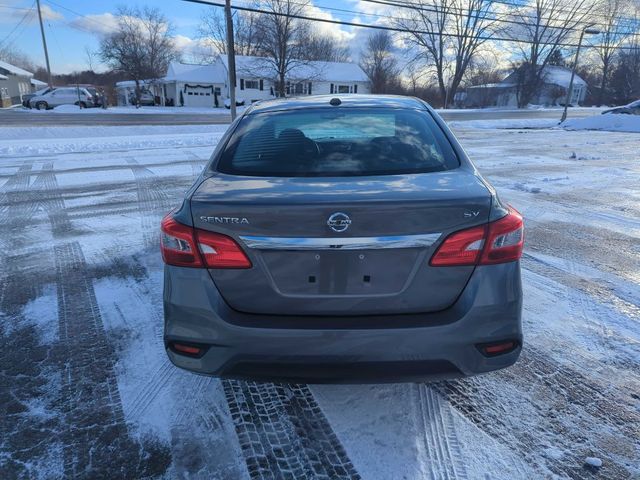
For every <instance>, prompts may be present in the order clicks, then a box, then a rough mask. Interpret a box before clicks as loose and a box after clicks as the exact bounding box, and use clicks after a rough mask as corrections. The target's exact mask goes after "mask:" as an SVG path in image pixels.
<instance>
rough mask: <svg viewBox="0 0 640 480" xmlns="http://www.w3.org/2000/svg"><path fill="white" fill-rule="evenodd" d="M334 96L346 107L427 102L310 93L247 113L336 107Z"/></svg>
mask: <svg viewBox="0 0 640 480" xmlns="http://www.w3.org/2000/svg"><path fill="white" fill-rule="evenodd" d="M334 98H337V99H339V100H340V104H339V106H340V107H342V108H344V107H383V108H411V109H426V108H427V106H426V104H425V103H424V102H423V101H422V100H420V99H418V98H415V97H404V96H401V95H364V94H351V95H340V94H333V95H308V96H304V97H288V98H278V99H275V100H263V101H259V102H255V103H253V104H251V106H250V107H249V108H248V109H247V110H246V112H245V114H247V115H248V114H252V113H261V112H275V111H281V110H297V109H307V108H321V107H327V108H336V106H333V105H332V104H331V103H329V102H330V101H331V100H333V99H334Z"/></svg>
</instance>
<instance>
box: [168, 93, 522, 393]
mask: <svg viewBox="0 0 640 480" xmlns="http://www.w3.org/2000/svg"><path fill="white" fill-rule="evenodd" d="M161 229H162V236H161V251H162V256H163V259H164V262H165V275H164V317H165V323H164V327H165V330H164V341H165V346H166V351H167V354H168V356H169V358H170V359H171V361H172V362H173V363H174V364H175V365H177V366H179V367H182V368H185V369H187V370H191V371H193V372H197V373H200V374H208V375H216V376H222V377H236V378H258V379H270V380H273V379H276V380H280V381H288V382H302V383H313V382H350V381H372V382H378V381H382V380H390V381H400V380H415V379H420V380H424V379H436V378H448V377H458V376H464V375H473V374H478V373H483V372H488V371H491V370H496V369H500V368H504V367H507V366H509V365H512V364H513V363H514V362H515V361H516V360H517V358H518V356H519V355H520V351H521V347H522V340H523V338H522V328H521V309H522V290H521V281H520V256H521V254H522V248H523V241H524V233H523V220H522V216H521V215H520V214H519V213H518V212H517V211H516V210H514V209H513V208H512V207H510V206H508V205H505V204H504V203H503V202H502V201H501V200H500V199H499V198H498V196H497V194H496V191H495V189H494V188H493V187H492V186H491V185H490V184H489V183H488V181H487V180H486V179H484V178H483V177H482V176H481V175H480V173H479V172H478V171H477V170H476V168H475V166H474V165H473V164H472V163H471V160H469V158H468V157H467V155H466V154H465V152H464V150H463V149H462V147H461V146H460V145H459V143H458V142H457V140H456V138H455V137H454V135H453V134H452V133H451V131H450V130H449V128H448V127H447V126H446V125H445V123H444V121H443V120H442V119H441V118H440V117H439V116H438V114H437V113H436V112H435V111H434V110H433V109H432V108H431V107H430V106H428V105H427V104H426V103H425V102H423V101H422V100H419V99H416V98H408V97H396V96H386V95H375V96H374V95H351V96H349V95H347V96H340V97H334V96H326V95H325V96H310V97H304V98H296V99H278V100H273V101H266V102H260V103H257V104H254V105H251V106H249V107H248V108H247V109H246V111H245V112H244V113H243V115H241V116H240V117H239V118H238V120H237V121H236V122H234V123H233V124H232V126H231V127H230V128H229V130H228V131H227V133H225V135H224V136H223V138H222V140H221V141H220V143H219V145H218V147H217V149H216V150H215V152H214V154H213V155H212V157H211V159H210V161H209V163H208V165H207V166H206V167H205V169H204V171H203V174H202V175H201V176H200V178H199V179H198V180H197V181H196V183H195V184H194V185H193V186H192V188H191V189H190V190H189V192H188V193H187V195H186V197H185V199H184V201H183V203H182V205H181V206H180V207H179V208H178V209H176V210H175V211H173V212H171V213H169V214H168V215H167V216H166V217H165V218H164V219H163V220H162V225H161Z"/></svg>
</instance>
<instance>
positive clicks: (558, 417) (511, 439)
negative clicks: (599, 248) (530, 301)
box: [434, 345, 640, 479]
mask: <svg viewBox="0 0 640 480" xmlns="http://www.w3.org/2000/svg"><path fill="white" fill-rule="evenodd" d="M496 382H497V385H496ZM434 388H435V390H436V391H438V392H440V393H441V394H442V395H443V396H444V397H445V398H446V399H447V400H448V401H449V402H450V403H451V405H453V407H454V408H456V409H457V410H458V411H459V412H460V413H461V414H462V415H464V416H465V417H467V418H468V419H469V420H470V421H471V422H473V423H475V424H476V425H478V426H479V427H480V428H481V429H482V430H484V431H485V432H486V433H488V434H489V435H491V436H493V437H495V438H496V439H498V440H499V441H501V442H503V443H505V444H506V445H507V446H508V447H509V448H514V449H516V450H517V451H519V453H520V454H521V455H522V457H523V458H524V459H525V460H526V461H527V462H528V463H530V464H531V465H532V466H536V467H539V466H540V465H539V464H540V462H541V460H542V461H543V462H544V461H545V460H546V459H545V457H541V456H540V451H541V450H542V449H544V448H545V447H548V446H550V445H552V446H554V447H556V448H558V449H561V450H562V452H563V457H562V458H561V459H553V458H552V459H551V460H548V461H547V462H546V467H547V468H548V469H549V470H551V471H552V472H554V474H556V475H560V476H562V477H565V478H575V479H582V478H584V476H585V474H586V473H587V472H586V471H585V470H584V468H582V464H583V460H584V458H585V457H586V456H589V455H591V454H592V453H593V450H594V448H596V447H594V443H597V441H598V435H599V434H601V433H602V431H603V430H604V429H606V430H607V431H608V432H609V433H608V436H609V440H608V443H609V444H610V445H614V444H615V443H612V442H623V444H627V445H628V442H629V441H632V442H635V445H636V446H635V448H640V440H639V439H640V427H639V426H640V412H638V411H637V409H635V408H634V407H633V405H625V404H624V403H623V402H617V403H615V404H614V403H613V402H612V398H617V399H619V398H620V395H619V392H618V393H616V392H611V391H610V389H611V388H612V387H611V386H609V385H600V384H597V383H595V382H594V381H593V380H591V379H590V378H588V377H586V376H585V375H583V374H582V373H581V372H578V371H577V370H576V369H574V368H571V367H569V366H567V365H564V364H563V365H560V364H558V363H556V362H555V361H553V360H552V359H551V358H549V355H548V353H546V352H544V351H540V350H537V349H535V348H533V347H532V346H530V345H526V348H525V349H524V350H523V353H522V355H521V357H520V360H519V361H518V363H516V364H515V365H514V366H512V367H510V368H508V369H506V370H502V371H500V372H496V374H494V375H492V376H491V377H487V379H485V378H483V377H472V378H467V379H463V380H452V381H445V382H440V383H437V384H435V385H434ZM507 388H508V393H507V391H506V389H507ZM496 389H498V390H496ZM540 396H544V397H545V398H546V399H547V400H546V402H543V403H539V402H532V398H535V397H540ZM518 404H522V405H524V406H527V407H528V408H533V409H534V410H533V414H532V417H531V418H527V419H526V422H521V420H522V419H520V420H517V419H518V418H519V417H513V418H512V416H511V415H507V412H509V411H510V409H517V408H518ZM530 413H531V412H530ZM516 420H517V421H516ZM514 421H516V422H515V423H514ZM618 448H622V444H621V445H619V446H618ZM626 448H627V449H628V448H629V446H627V447H626ZM636 451H640V450H636ZM598 456H601V457H602V458H603V460H604V461H605V467H603V468H602V469H601V470H600V471H599V478H610V479H618V478H629V477H630V475H631V473H630V471H628V470H627V469H626V468H625V467H624V466H623V463H622V462H620V461H619V460H618V461H614V460H613V459H612V458H609V453H608V452H607V451H604V452H601V454H600V455H598ZM636 457H637V455H636Z"/></svg>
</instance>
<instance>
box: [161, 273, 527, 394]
mask: <svg viewBox="0 0 640 480" xmlns="http://www.w3.org/2000/svg"><path fill="white" fill-rule="evenodd" d="M521 310H522V289H521V282H520V265H519V263H518V262H514V263H507V264H502V265H491V266H483V267H478V268H476V270H475V271H474V273H473V275H472V277H471V279H470V280H469V283H468V285H467V287H466V288H465V290H464V291H463V293H462V294H461V296H460V297H459V298H458V300H457V301H456V302H455V304H454V305H453V306H451V307H450V308H448V309H447V310H444V311H441V312H436V313H426V314H412V315H395V316H384V317H382V316H381V317H377V316H373V317H344V318H343V319H341V318H338V317H326V318H324V319H323V318H322V317H280V318H275V317H273V316H269V315H247V314H240V313H238V312H236V311H233V310H231V309H230V308H229V307H228V306H227V305H226V303H225V302H224V300H223V299H222V298H221V296H220V294H219V293H218V290H217V289H216V287H215V285H214V283H213V281H212V280H211V278H210V277H209V274H208V272H207V271H206V270H203V269H191V268H182V267H173V266H166V267H165V290H164V311H165V346H169V345H170V344H171V342H185V343H193V344H198V345H201V346H203V347H204V349H205V352H204V354H203V355H202V356H201V357H200V358H193V357H188V356H185V355H182V354H178V353H176V352H174V351H173V350H172V349H171V348H167V354H168V356H169V358H170V359H171V361H172V362H173V363H174V364H175V365H177V366H178V367H181V368H184V369H187V370H190V371H193V372H196V373H200V374H207V375H216V376H222V377H233V378H251V379H264V380H279V381H289V382H306V383H324V382H331V383H340V382H342V383H352V382H353V383H355V382H372V383H375V382H382V381H408V380H435V379H442V378H452V377H460V376H467V375H475V374H479V373H485V372H489V371H492V370H497V369H500V368H505V367H508V366H510V365H512V364H513V363H515V362H516V360H517V359H518V356H519V355H520V350H521V345H522V327H521ZM263 325H264V326H263ZM505 340H514V341H516V342H518V347H517V348H515V349H514V350H513V351H511V352H509V353H505V354H502V355H498V356H493V357H488V356H486V355H484V354H483V353H482V352H481V351H480V349H479V348H478V346H477V345H479V344H486V343H492V342H500V341H505Z"/></svg>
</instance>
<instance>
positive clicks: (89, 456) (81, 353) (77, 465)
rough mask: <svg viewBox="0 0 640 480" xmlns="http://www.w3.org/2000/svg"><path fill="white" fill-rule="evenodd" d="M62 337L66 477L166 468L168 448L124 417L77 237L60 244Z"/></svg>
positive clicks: (135, 474) (132, 474) (154, 472)
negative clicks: (133, 432)
mask: <svg viewBox="0 0 640 480" xmlns="http://www.w3.org/2000/svg"><path fill="white" fill-rule="evenodd" d="M54 254H55V263H56V280H57V281H56V284H57V293H58V322H59V332H60V342H61V344H62V349H63V352H64V355H63V361H64V367H63V368H64V372H63V376H62V380H63V387H62V388H63V395H62V398H61V407H62V410H63V418H64V425H65V431H64V433H63V442H64V446H63V451H62V454H63V467H64V478H73V479H76V478H78V479H85V478H86V479H94V478H143V477H150V476H151V477H153V476H159V475H161V474H163V473H164V472H165V470H166V468H167V466H168V465H169V462H170V455H169V452H168V448H167V447H166V446H164V445H162V444H160V443H159V442H158V441H157V440H155V439H152V438H147V437H145V438H142V439H139V438H135V437H131V436H130V434H129V428H128V425H127V424H126V423H125V416H124V410H123V407H122V400H121V398H120V392H119V389H118V383H117V376H116V373H115V362H116V356H115V352H114V351H113V348H112V347H111V345H110V344H109V342H108V339H107V334H106V332H105V328H104V324H103V321H102V315H101V312H100V308H99V306H98V302H97V298H96V294H95V290H94V286H93V279H92V277H91V274H90V271H89V269H88V266H87V264H86V261H85V258H84V254H83V252H82V249H81V247H80V244H79V243H78V242H72V243H67V244H61V245H56V246H55V247H54Z"/></svg>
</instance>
